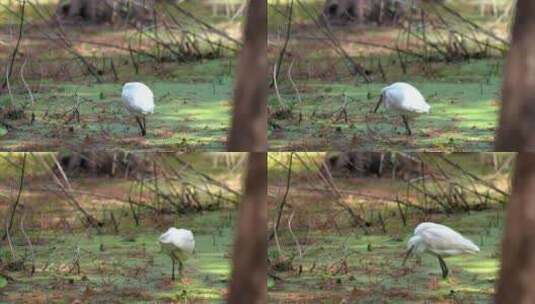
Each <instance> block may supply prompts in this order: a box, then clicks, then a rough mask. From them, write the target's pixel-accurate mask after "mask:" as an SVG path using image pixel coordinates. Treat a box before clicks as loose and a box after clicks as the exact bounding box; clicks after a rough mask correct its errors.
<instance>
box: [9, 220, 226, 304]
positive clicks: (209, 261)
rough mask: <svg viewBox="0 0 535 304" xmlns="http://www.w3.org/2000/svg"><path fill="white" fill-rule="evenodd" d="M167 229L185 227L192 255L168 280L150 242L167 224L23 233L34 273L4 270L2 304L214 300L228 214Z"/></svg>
mask: <svg viewBox="0 0 535 304" xmlns="http://www.w3.org/2000/svg"><path fill="white" fill-rule="evenodd" d="M115 214H116V216H117V217H118V218H119V219H120V220H121V223H124V221H125V220H124V218H126V217H127V216H128V215H129V213H128V210H123V211H118V212H117V211H116V212H115ZM175 225H176V226H177V227H188V228H189V229H191V230H193V231H194V233H195V243H196V250H195V251H196V252H195V254H194V255H193V256H192V257H190V258H189V259H188V260H187V261H186V263H185V267H184V275H183V277H182V278H181V279H177V281H171V260H170V258H169V257H168V256H167V255H165V254H162V253H160V245H159V244H158V236H159V235H160V234H161V233H163V232H164V231H165V230H166V229H167V227H161V225H158V224H157V223H147V224H146V225H144V226H145V227H135V226H134V225H131V224H121V225H120V228H119V232H118V233H112V232H111V231H106V232H102V233H96V232H92V231H90V232H88V231H84V230H80V231H76V232H74V233H65V232H64V231H62V230H57V231H38V230H30V229H28V233H29V237H30V238H31V239H32V240H33V243H34V250H35V273H34V275H33V276H31V277H30V276H28V273H27V271H28V270H27V271H25V272H14V273H13V272H10V275H12V276H13V279H15V281H14V282H9V283H8V284H7V285H6V286H5V287H4V288H3V289H1V290H0V292H2V293H3V295H4V296H3V299H4V300H7V301H9V302H12V301H13V302H16V301H18V300H20V299H22V298H24V299H25V301H30V302H31V301H34V302H42V301H52V302H68V303H70V302H72V301H74V300H81V301H91V302H94V301H108V302H122V303H124V302H128V301H136V302H137V301H212V302H220V301H221V300H222V298H223V295H224V291H225V288H226V285H227V281H228V279H229V272H230V264H229V261H228V258H227V257H228V256H229V253H230V245H231V243H232V235H233V215H232V213H231V212H225V211H224V212H211V213H208V214H205V215H196V216H185V217H180V218H178V219H177V220H176V222H175ZM151 226H152V227H151ZM25 247H26V244H25V243H24V242H21V243H20V244H16V250H17V251H19V250H24V248H25ZM2 249H3V250H2V254H3V259H5V258H9V257H8V254H9V252H8V250H7V249H6V248H2ZM26 250H27V248H26ZM75 261H78V264H77V263H76V262H75ZM28 264H29V263H28ZM27 267H28V265H27ZM78 268H79V272H78ZM1 282H2V281H0V284H1ZM50 286H57V288H50Z"/></svg>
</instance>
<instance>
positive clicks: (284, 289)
mask: <svg viewBox="0 0 535 304" xmlns="http://www.w3.org/2000/svg"><path fill="white" fill-rule="evenodd" d="M288 155H289V153H286V154H283V153H270V158H271V161H270V169H269V174H270V178H269V190H268V193H270V195H272V196H273V199H272V201H273V205H272V208H270V210H271V211H270V215H269V218H270V219H272V222H271V224H270V227H271V228H270V229H273V226H274V222H275V219H276V213H277V210H278V208H277V206H278V205H279V203H280V202H281V200H282V197H283V195H284V193H285V189H286V178H285V177H286V174H287V168H285V167H284V168H283V165H281V164H285V165H286V166H287V165H288V161H289V157H288ZM325 155H326V154H319V153H299V154H297V155H294V157H293V164H292V179H291V187H290V191H289V193H288V196H287V197H286V202H287V204H288V205H287V206H286V207H285V209H284V211H283V213H282V219H281V224H280V226H279V230H278V233H277V235H276V237H274V238H273V239H272V240H271V241H270V248H269V257H270V261H271V274H272V275H271V276H270V281H269V284H268V286H269V297H270V301H272V302H283V303H302V302H322V303H340V302H341V301H345V302H348V303H352V302H358V303H378V302H388V303H415V302H416V303H420V302H425V301H431V302H460V303H486V302H488V301H490V300H491V299H492V296H493V294H494V286H495V281H496V278H497V273H498V269H499V258H500V249H499V248H500V241H501V237H502V233H503V229H504V225H505V223H504V221H505V208H504V205H503V204H501V203H498V202H494V201H492V202H491V201H489V203H488V204H487V205H486V206H483V207H477V208H474V209H473V210H471V211H453V212H452V211H447V212H443V211H440V210H439V211H434V212H426V211H422V210H420V209H418V207H424V208H428V207H431V206H432V205H433V204H434V203H435V202H434V201H432V200H429V198H425V197H424V195H421V194H419V193H417V192H415V191H414V190H412V191H408V189H409V187H408V185H407V182H406V181H403V180H402V179H401V178H396V179H392V178H391V177H390V176H388V177H384V178H377V177H376V176H368V177H366V176H353V175H341V173H340V172H335V173H334V174H335V178H334V180H333V182H334V184H335V185H336V189H337V191H338V193H339V195H340V198H339V199H337V197H336V195H335V194H334V193H333V192H332V190H330V189H329V187H328V186H327V185H325V184H324V183H323V182H321V179H319V178H318V177H317V172H318V171H317V168H316V167H315V165H313V164H312V163H313V162H321V161H322V159H323V157H325ZM491 156H492V155H490V154H488V155H481V154H478V153H458V154H449V155H446V157H447V158H448V159H449V160H451V161H454V162H455V163H457V164H459V165H461V166H462V168H463V169H464V170H467V171H468V172H470V173H472V174H475V175H477V176H478V177H481V178H483V179H484V180H485V181H487V182H491V183H492V184H493V185H496V186H499V187H500V188H501V189H507V187H508V186H507V184H508V180H509V174H510V168H511V167H510V166H509V165H504V166H506V167H504V169H502V170H500V171H499V172H500V173H496V172H497V171H496V169H495V168H493V167H492V166H491V165H489V164H488V160H489V159H492V157H491ZM511 156H512V155H510V154H509V155H508V154H500V155H498V156H497V161H498V164H507V161H506V159H507V158H509V157H511ZM419 157H422V159H424V160H425V161H426V164H429V165H430V166H432V167H433V168H435V170H436V168H438V167H437V164H440V166H441V168H442V170H444V171H445V172H446V174H448V175H449V176H450V180H443V181H442V182H441V183H440V185H441V186H442V187H445V188H446V189H448V187H451V184H448V183H450V182H456V183H459V184H463V185H470V184H472V183H474V181H473V180H471V179H470V178H468V177H467V176H464V177H463V176H460V175H459V172H458V171H456V170H454V169H453V167H447V166H446V165H445V163H443V162H438V160H439V158H438V156H436V155H434V154H425V155H424V154H422V155H420V156H419ZM300 159H303V160H304V161H305V163H306V164H307V165H308V166H303V163H301V161H300ZM293 166H296V167H293ZM306 167H308V168H306ZM293 168H295V170H294V169H293ZM437 172H438V171H437ZM436 174H438V173H436ZM497 174H498V175H497ZM435 178H438V179H440V180H442V179H441V178H440V174H438V175H435ZM414 180H417V179H416V178H415V177H414ZM417 183H420V182H417ZM448 185H450V186H448ZM425 189H426V190H427V191H430V193H435V194H436V195H440V192H439V190H438V188H437V185H436V184H433V183H432V182H431V181H430V179H428V181H427V185H426V186H425ZM473 189H479V191H482V193H485V191H484V190H482V185H480V184H479V183H477V182H475V184H474V188H473ZM496 196H497V194H496ZM396 198H399V199H400V201H401V202H403V205H398V204H396V201H395V199H396ZM466 199H467V200H468V202H469V203H470V204H473V203H475V202H477V200H478V199H477V198H476V196H474V195H466ZM407 201H411V202H412V203H414V204H415V206H416V207H409V206H408V205H405V203H406V202H407ZM444 202H445V201H444ZM344 205H345V206H348V207H350V208H351V209H352V210H353V212H354V213H355V214H357V216H358V217H359V218H360V219H361V221H362V223H365V224H364V228H363V227H359V226H358V225H355V224H354V222H353V220H352V217H351V216H350V215H349V213H347V212H346V210H345V209H344V208H343V206H344ZM474 206H475V205H474ZM400 212H402V213H400ZM425 221H431V222H436V223H441V224H444V225H447V226H449V227H452V228H453V229H455V230H457V231H459V232H460V233H461V234H463V235H464V236H465V237H467V238H469V239H471V240H472V241H474V243H475V244H476V245H478V246H479V247H480V248H481V252H479V253H478V254H476V255H461V256H453V257H448V258H446V263H447V264H448V266H449V268H450V275H449V276H448V278H447V279H446V280H444V279H442V277H441V271H440V267H439V263H438V261H437V259H436V258H435V257H433V256H431V255H425V254H424V255H422V256H420V257H411V258H410V259H409V260H408V261H407V264H406V265H405V266H403V265H402V261H403V258H404V256H405V253H406V249H407V248H406V246H407V245H406V242H407V240H408V239H409V237H410V236H411V235H412V233H413V230H414V228H415V227H416V225H417V224H418V223H421V222H425ZM288 227H291V229H289V228H288ZM270 231H271V230H270Z"/></svg>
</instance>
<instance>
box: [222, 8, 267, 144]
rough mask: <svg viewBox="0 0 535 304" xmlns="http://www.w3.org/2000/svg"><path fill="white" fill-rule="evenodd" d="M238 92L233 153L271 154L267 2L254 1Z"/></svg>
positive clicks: (242, 56)
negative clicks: (268, 130) (269, 148)
mask: <svg viewBox="0 0 535 304" xmlns="http://www.w3.org/2000/svg"><path fill="white" fill-rule="evenodd" d="M244 41H245V43H244V46H243V49H242V51H241V54H240V62H239V66H238V71H237V77H236V87H235V89H234V107H233V112H234V115H233V117H232V129H231V131H230V135H229V139H228V147H227V149H228V150H229V151H249V152H262V151H266V150H267V105H266V103H267V101H266V99H267V88H268V85H267V82H266V75H267V74H268V72H267V1H265V0H250V1H249V7H248V9H247V23H246V25H245V31H244Z"/></svg>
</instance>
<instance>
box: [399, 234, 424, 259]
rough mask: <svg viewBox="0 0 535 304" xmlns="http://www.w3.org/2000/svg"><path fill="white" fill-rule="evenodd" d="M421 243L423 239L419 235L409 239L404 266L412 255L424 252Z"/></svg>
mask: <svg viewBox="0 0 535 304" xmlns="http://www.w3.org/2000/svg"><path fill="white" fill-rule="evenodd" d="M421 242H422V238H421V237H420V236H418V235H415V236H413V237H411V238H410V239H409V241H408V242H407V253H406V254H405V258H404V259H403V263H402V265H405V262H406V261H407V259H408V258H409V256H410V255H411V254H412V253H414V252H416V253H420V252H421V251H422V246H420V245H421Z"/></svg>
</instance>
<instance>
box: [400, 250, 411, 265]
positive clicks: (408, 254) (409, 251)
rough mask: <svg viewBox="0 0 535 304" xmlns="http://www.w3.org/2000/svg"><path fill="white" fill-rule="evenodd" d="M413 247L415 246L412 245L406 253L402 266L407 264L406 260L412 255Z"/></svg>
mask: <svg viewBox="0 0 535 304" xmlns="http://www.w3.org/2000/svg"><path fill="white" fill-rule="evenodd" d="M413 249H414V246H412V247H411V248H409V250H407V254H406V255H405V258H404V259H403V263H402V264H401V266H405V262H407V259H408V258H409V256H410V255H411V253H412V250H413Z"/></svg>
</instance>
